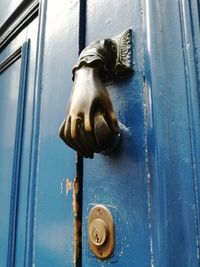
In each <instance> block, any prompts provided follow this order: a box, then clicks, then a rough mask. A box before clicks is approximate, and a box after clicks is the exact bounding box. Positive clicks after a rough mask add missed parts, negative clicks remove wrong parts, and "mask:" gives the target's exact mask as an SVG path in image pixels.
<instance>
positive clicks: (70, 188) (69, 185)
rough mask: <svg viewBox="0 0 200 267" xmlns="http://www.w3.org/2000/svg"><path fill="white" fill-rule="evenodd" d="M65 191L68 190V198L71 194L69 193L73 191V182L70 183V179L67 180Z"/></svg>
mask: <svg viewBox="0 0 200 267" xmlns="http://www.w3.org/2000/svg"><path fill="white" fill-rule="evenodd" d="M65 189H66V197H67V196H68V194H69V191H71V190H72V181H70V180H69V179H66V182H65Z"/></svg>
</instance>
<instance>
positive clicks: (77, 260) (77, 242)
mask: <svg viewBox="0 0 200 267" xmlns="http://www.w3.org/2000/svg"><path fill="white" fill-rule="evenodd" d="M76 167H77V175H76V176H75V178H74V182H73V212H74V267H79V266H81V261H82V258H81V249H82V229H81V225H82V189H83V188H82V173H83V158H82V157H81V156H79V155H77V162H76ZM66 186H68V187H71V186H72V184H70V183H68V185H67V184H66Z"/></svg>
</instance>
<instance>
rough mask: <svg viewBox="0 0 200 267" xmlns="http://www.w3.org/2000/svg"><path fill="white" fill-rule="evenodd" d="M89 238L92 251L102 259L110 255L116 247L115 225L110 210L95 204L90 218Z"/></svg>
mask: <svg viewBox="0 0 200 267" xmlns="http://www.w3.org/2000/svg"><path fill="white" fill-rule="evenodd" d="M88 238H89V244H90V248H91V250H92V252H93V253H94V254H95V255H96V256H97V257H98V258H100V259H106V258H108V257H110V256H111V255H112V253H113V249H114V225H113V219H112V215H111V213H110V211H109V210H108V209H107V208H106V207H105V206H103V205H97V206H95V207H94V208H93V209H92V210H91V212H90V214H89V219H88Z"/></svg>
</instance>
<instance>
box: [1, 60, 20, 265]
mask: <svg viewBox="0 0 200 267" xmlns="http://www.w3.org/2000/svg"><path fill="white" fill-rule="evenodd" d="M20 67H21V59H19V60H18V61H16V62H15V63H14V64H13V65H12V66H10V67H9V68H8V69H7V70H5V71H4V72H3V73H2V74H1V75H0V120H1V132H0V166H1V167H0V203H1V205H0V228H1V231H0V247H1V250H0V266H6V261H7V257H6V255H7V250H8V237H9V219H10V204H11V188H12V177H13V163H14V147H15V135H16V126H17V107H18V100H19V82H20Z"/></svg>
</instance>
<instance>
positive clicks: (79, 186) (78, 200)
mask: <svg viewBox="0 0 200 267" xmlns="http://www.w3.org/2000/svg"><path fill="white" fill-rule="evenodd" d="M85 33H86V0H80V2H79V54H80V53H81V51H82V50H83V49H84V48H85ZM73 192H74V193H73V210H74V267H81V266H82V201H83V157H82V156H81V155H79V153H77V164H76V177H75V178H74V189H73Z"/></svg>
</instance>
